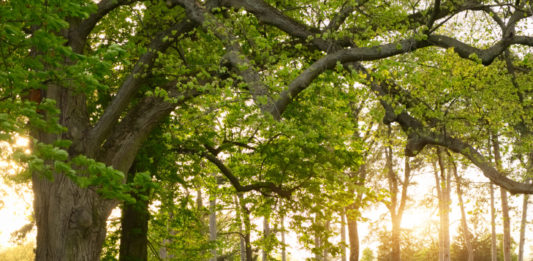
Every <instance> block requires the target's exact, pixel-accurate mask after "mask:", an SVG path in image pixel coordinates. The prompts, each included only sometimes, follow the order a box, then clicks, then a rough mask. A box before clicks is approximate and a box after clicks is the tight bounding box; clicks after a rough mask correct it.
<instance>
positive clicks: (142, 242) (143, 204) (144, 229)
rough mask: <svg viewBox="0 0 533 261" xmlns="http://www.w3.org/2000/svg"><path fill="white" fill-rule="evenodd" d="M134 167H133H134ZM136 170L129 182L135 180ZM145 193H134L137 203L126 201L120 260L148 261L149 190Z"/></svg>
mask: <svg viewBox="0 0 533 261" xmlns="http://www.w3.org/2000/svg"><path fill="white" fill-rule="evenodd" d="M132 169H133V168H132ZM134 177H135V170H133V171H132V172H131V175H128V182H133V178H134ZM143 192H144V193H143V195H134V197H135V199H136V201H137V202H136V203H135V204H128V203H124V206H123V207H122V218H121V224H122V225H121V228H122V229H121V235H120V252H119V253H120V255H119V261H146V260H148V221H149V220H150V213H149V211H148V200H143V199H142V196H148V191H143Z"/></svg>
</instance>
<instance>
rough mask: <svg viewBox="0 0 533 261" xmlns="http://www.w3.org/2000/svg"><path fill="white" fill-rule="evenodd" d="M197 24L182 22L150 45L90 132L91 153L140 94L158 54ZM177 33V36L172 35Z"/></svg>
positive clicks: (159, 35)
mask: <svg viewBox="0 0 533 261" xmlns="http://www.w3.org/2000/svg"><path fill="white" fill-rule="evenodd" d="M194 27H195V24H194V23H192V22H190V21H182V22H180V23H178V24H176V25H174V26H172V27H171V28H169V29H168V30H166V31H163V32H161V33H159V34H158V35H157V36H156V37H155V38H154V39H153V40H152V42H151V43H150V45H149V47H148V48H149V49H148V51H147V52H146V53H145V54H143V55H142V56H141V58H140V59H139V61H138V62H137V64H135V66H134V68H133V70H132V72H131V73H130V74H129V75H128V76H127V77H126V79H125V80H124V82H123V83H122V86H121V87H120V89H119V91H118V93H117V95H116V96H115V98H114V99H113V101H112V102H111V104H110V105H109V106H108V107H107V108H106V110H105V112H104V114H103V115H102V117H101V118H100V120H99V121H98V123H97V124H96V126H95V127H94V128H93V129H92V130H91V131H90V133H89V137H88V139H87V140H88V142H87V144H88V145H89V146H88V148H91V149H89V151H94V150H96V149H97V148H98V146H100V144H101V143H102V141H103V140H105V139H106V137H107V136H108V135H109V132H110V130H111V129H112V128H113V126H114V125H115V123H116V122H117V120H118V119H119V117H120V115H121V114H122V113H123V112H124V110H125V109H126V107H127V106H128V104H129V103H130V101H131V99H132V98H133V96H134V95H135V94H136V93H137V92H138V90H139V88H140V87H141V84H142V83H143V82H144V80H145V79H146V78H145V77H146V76H147V75H149V74H150V70H151V68H152V66H153V65H154V62H155V59H156V58H157V54H158V52H162V51H164V50H166V49H167V48H168V47H169V46H170V44H171V43H172V42H173V40H174V39H175V38H176V37H178V36H180V35H182V34H185V33H187V32H190V31H191V30H192V29H194ZM172 31H175V34H173V33H172Z"/></svg>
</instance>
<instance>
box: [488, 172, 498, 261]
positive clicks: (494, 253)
mask: <svg viewBox="0 0 533 261" xmlns="http://www.w3.org/2000/svg"><path fill="white" fill-rule="evenodd" d="M490 231H491V237H490V238H491V244H490V253H491V254H490V257H491V260H492V261H497V260H498V248H497V246H498V244H497V239H496V208H495V204H494V185H493V184H492V182H491V183H490Z"/></svg>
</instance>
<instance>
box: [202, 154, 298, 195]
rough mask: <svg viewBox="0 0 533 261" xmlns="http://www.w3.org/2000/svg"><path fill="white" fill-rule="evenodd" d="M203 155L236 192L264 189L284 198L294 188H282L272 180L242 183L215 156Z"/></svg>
mask: <svg viewBox="0 0 533 261" xmlns="http://www.w3.org/2000/svg"><path fill="white" fill-rule="evenodd" d="M202 156H203V157H205V158H206V159H207V160H209V161H210V162H211V163H213V164H214V165H215V166H217V168H218V169H219V170H220V172H222V174H223V175H224V176H225V177H226V178H227V179H228V180H229V182H230V183H231V185H232V186H233V188H235V190H236V191H237V192H248V191H252V190H255V191H259V192H262V191H264V190H267V191H272V192H274V193H276V194H278V195H280V196H281V197H284V198H290V197H291V194H292V191H294V189H284V188H283V187H281V186H279V185H276V184H274V183H272V182H264V181H263V182H255V183H253V184H250V185H242V184H241V183H240V181H239V179H238V178H237V177H236V176H235V175H234V174H233V172H232V171H231V170H230V169H229V168H228V167H226V165H225V164H224V163H223V162H222V161H221V160H220V159H219V158H217V157H216V156H214V155H212V154H209V153H203V154H202Z"/></svg>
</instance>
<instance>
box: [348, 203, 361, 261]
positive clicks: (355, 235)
mask: <svg viewBox="0 0 533 261" xmlns="http://www.w3.org/2000/svg"><path fill="white" fill-rule="evenodd" d="M355 207H356V206H355V203H354V204H351V205H350V206H348V210H347V211H346V217H347V218H346V219H347V221H348V222H347V223H348V238H349V240H350V261H358V260H359V231H358V229H357V218H356V217H355V215H354V214H353V213H350V210H352V209H355Z"/></svg>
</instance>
